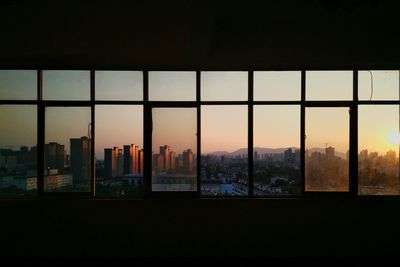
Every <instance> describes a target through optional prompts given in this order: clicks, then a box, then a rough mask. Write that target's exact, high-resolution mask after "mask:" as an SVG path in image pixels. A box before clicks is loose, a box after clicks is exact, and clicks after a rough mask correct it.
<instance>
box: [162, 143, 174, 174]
mask: <svg viewBox="0 0 400 267" xmlns="http://www.w3.org/2000/svg"><path fill="white" fill-rule="evenodd" d="M160 155H162V156H163V157H164V162H163V165H164V166H162V167H161V168H160V169H165V170H169V168H170V166H171V163H170V148H169V146H168V145H164V146H160Z"/></svg>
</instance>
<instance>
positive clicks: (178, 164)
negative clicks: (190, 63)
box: [0, 70, 400, 198]
mask: <svg viewBox="0 0 400 267" xmlns="http://www.w3.org/2000/svg"><path fill="white" fill-rule="evenodd" d="M353 75H355V76H354V78H353ZM399 77H400V72H399V71H396V70H387V71H385V70H371V71H369V70H359V71H358V70H357V71H324V70H313V71H305V70H302V71H201V72H200V71H132V70H119V71H113V70H110V71H94V70H91V71H89V70H43V71H42V70H0V132H1V138H0V197H18V196H34V195H43V194H44V195H49V193H50V194H51V195H60V194H61V195H65V194H69V195H75V194H76V195H85V196H90V195H91V196H92V197H98V198H102V197H103V198H131V197H133V198H136V197H142V196H144V195H148V194H156V195H157V194H159V193H165V194H166V195H169V196H171V192H175V193H179V194H181V193H185V194H184V195H187V194H186V193H188V194H189V195H200V196H202V197H212V196H216V197H242V196H244V197H253V196H254V197H273V196H277V197H299V196H301V195H303V194H306V195H309V194H314V193H316V192H318V193H320V194H322V195H328V194H331V193H338V192H339V193H342V194H346V195H351V196H356V195H358V196H360V197H369V196H384V195H386V196H398V195H400V160H399V155H400V141H399V140H400V130H399V129H400V128H399V127H400V126H399V116H400V110H399V106H400V99H399V92H400V87H399V85H400V84H399ZM354 85H358V86H357V87H355V88H354ZM353 94H354V95H353ZM357 123H358V124H357ZM357 146H358V147H357ZM147 151H148V152H147ZM172 195H174V194H172Z"/></svg>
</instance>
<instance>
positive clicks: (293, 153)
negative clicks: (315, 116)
mask: <svg viewBox="0 0 400 267" xmlns="http://www.w3.org/2000/svg"><path fill="white" fill-rule="evenodd" d="M300 153H301V152H300V107H299V106H298V105H290V106H289V105H268V106H265V105H257V106H255V107H254V147H253V162H254V163H253V165H254V167H253V168H254V169H253V172H254V174H253V181H254V186H253V190H254V195H255V196H268V195H293V194H300V193H301V188H302V181H301V170H300V167H301V165H300V155H301V154H300Z"/></svg>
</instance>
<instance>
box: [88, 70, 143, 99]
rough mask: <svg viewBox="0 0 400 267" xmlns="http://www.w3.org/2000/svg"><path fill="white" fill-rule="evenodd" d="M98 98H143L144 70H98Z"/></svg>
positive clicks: (96, 85) (96, 84) (96, 83)
mask: <svg viewBox="0 0 400 267" xmlns="http://www.w3.org/2000/svg"><path fill="white" fill-rule="evenodd" d="M95 75H96V79H95V88H96V100H131V101H133V100H138V101H140V100H143V72H142V71H96V73H95Z"/></svg>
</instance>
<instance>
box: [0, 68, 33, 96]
mask: <svg viewBox="0 0 400 267" xmlns="http://www.w3.org/2000/svg"><path fill="white" fill-rule="evenodd" d="M36 99H37V71H36V70H0V100H36Z"/></svg>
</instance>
